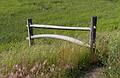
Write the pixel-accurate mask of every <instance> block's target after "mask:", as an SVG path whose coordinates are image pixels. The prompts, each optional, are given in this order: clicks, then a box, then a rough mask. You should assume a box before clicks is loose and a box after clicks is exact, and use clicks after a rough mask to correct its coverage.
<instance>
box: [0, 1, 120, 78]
mask: <svg viewBox="0 0 120 78" xmlns="http://www.w3.org/2000/svg"><path fill="white" fill-rule="evenodd" d="M119 4H120V1H119V0H0V56H1V57H0V60H1V61H0V73H1V74H8V73H10V72H12V71H14V68H13V66H14V65H16V64H21V65H25V67H26V70H27V71H28V72H29V70H30V69H31V68H32V67H34V65H35V64H36V63H38V64H44V63H45V65H43V69H42V71H40V72H39V73H38V74H37V76H38V78H39V77H41V78H42V77H43V78H45V77H44V76H46V75H48V76H50V78H74V77H76V76H77V74H79V73H80V72H81V69H82V67H83V68H85V67H87V66H89V62H90V56H89V55H90V51H89V49H88V48H85V47H81V46H77V45H74V44H72V43H69V42H65V41H62V40H53V39H39V40H35V45H34V46H32V47H29V46H28V41H27V40H26V37H27V27H26V22H27V19H28V18H32V19H33V23H39V24H50V25H64V26H89V25H90V18H91V16H98V24H97V49H96V54H97V57H98V59H99V60H100V61H101V62H102V63H103V64H104V66H105V67H104V74H105V77H106V78H120V31H119V30H120V26H119V25H120V21H119V20H120V5H119ZM46 31H47V32H46ZM34 33H53V34H64V35H70V36H73V37H75V38H78V39H80V40H82V41H85V42H87V41H88V33H85V32H80V31H57V30H53V31H51V30H41V29H38V30H35V31H34ZM86 40H87V41H86ZM46 60H47V65H46ZM53 64H54V65H55V66H53ZM44 66H46V67H44ZM52 66H53V68H54V67H55V68H54V69H55V70H54V72H51V71H50V70H49V69H50V68H51V67H52ZM58 69H62V70H60V71H59V70H58ZM61 72H63V73H61ZM66 72H67V73H66ZM42 73H44V75H41V74H42Z"/></svg>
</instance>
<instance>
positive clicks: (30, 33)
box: [27, 19, 33, 46]
mask: <svg viewBox="0 0 120 78" xmlns="http://www.w3.org/2000/svg"><path fill="white" fill-rule="evenodd" d="M30 25H32V19H28V20H27V26H28V39H29V46H31V45H32V44H33V39H32V38H31V36H33V28H32V27H30Z"/></svg>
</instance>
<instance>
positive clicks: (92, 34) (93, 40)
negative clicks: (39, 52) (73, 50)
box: [27, 16, 97, 52]
mask: <svg viewBox="0 0 120 78" xmlns="http://www.w3.org/2000/svg"><path fill="white" fill-rule="evenodd" d="M96 25H97V16H93V17H92V18H91V25H90V27H64V26H52V25H39V24H33V23H32V19H28V21H27V27H28V37H27V39H28V40H29V46H31V45H33V42H34V39H36V38H55V39H62V40H66V41H70V42H73V43H75V44H78V45H82V46H86V47H90V48H91V51H92V52H95V47H96ZM33 28H41V29H56V30H81V31H89V34H90V36H89V43H88V44H86V43H84V42H82V41H80V40H78V39H75V38H72V37H68V36H64V35H55V34H40V35H34V34H33Z"/></svg>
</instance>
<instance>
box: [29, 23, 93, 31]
mask: <svg viewBox="0 0 120 78" xmlns="http://www.w3.org/2000/svg"><path fill="white" fill-rule="evenodd" d="M30 27H33V28H43V29H58V30H82V31H90V30H91V28H90V27H65V26H53V25H38V24H33V25H30Z"/></svg>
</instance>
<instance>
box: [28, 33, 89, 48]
mask: <svg viewBox="0 0 120 78" xmlns="http://www.w3.org/2000/svg"><path fill="white" fill-rule="evenodd" d="M36 38H55V39H62V40H66V41H69V42H72V43H75V44H78V45H81V46H86V47H90V46H89V45H88V44H85V43H84V42H82V41H80V40H78V39H75V38H72V37H68V36H64V35H54V34H41V35H33V36H31V39H36ZM27 39H28V37H27Z"/></svg>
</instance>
